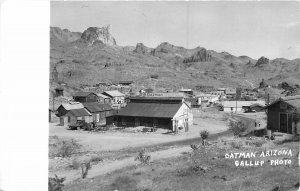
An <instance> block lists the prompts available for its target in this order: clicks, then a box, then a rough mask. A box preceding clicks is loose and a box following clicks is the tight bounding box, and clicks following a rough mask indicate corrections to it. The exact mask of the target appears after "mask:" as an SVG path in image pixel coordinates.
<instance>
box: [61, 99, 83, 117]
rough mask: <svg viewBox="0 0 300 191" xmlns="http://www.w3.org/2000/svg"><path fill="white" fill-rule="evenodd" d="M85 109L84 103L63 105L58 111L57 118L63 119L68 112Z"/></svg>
mask: <svg viewBox="0 0 300 191" xmlns="http://www.w3.org/2000/svg"><path fill="white" fill-rule="evenodd" d="M82 108H84V107H83V105H82V103H79V102H70V103H63V104H61V105H60V106H59V107H58V108H57V110H56V116H57V117H61V116H64V115H65V114H66V113H68V111H70V110H72V109H82Z"/></svg>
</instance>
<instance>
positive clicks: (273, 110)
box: [267, 102, 293, 133]
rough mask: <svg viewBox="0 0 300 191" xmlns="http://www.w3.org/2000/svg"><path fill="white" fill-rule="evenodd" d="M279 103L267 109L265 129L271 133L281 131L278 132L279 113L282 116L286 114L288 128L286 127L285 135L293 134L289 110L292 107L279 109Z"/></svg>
mask: <svg viewBox="0 0 300 191" xmlns="http://www.w3.org/2000/svg"><path fill="white" fill-rule="evenodd" d="M280 103H281V102H278V103H275V104H273V105H271V106H269V107H268V109H267V129H269V130H272V131H275V132H276V131H281V130H280V113H282V114H287V115H288V116H287V118H288V121H287V123H288V127H287V129H288V130H287V131H288V132H287V133H293V127H292V126H293V125H292V124H293V121H292V115H291V110H292V107H291V106H288V107H287V108H286V109H282V108H280Z"/></svg>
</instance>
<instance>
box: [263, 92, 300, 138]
mask: <svg viewBox="0 0 300 191" xmlns="http://www.w3.org/2000/svg"><path fill="white" fill-rule="evenodd" d="M265 109H266V110H267V129H268V130H271V131H273V132H283V133H289V134H294V133H296V129H298V130H299V126H300V122H299V115H300V113H299V112H300V95H298V96H289V97H283V98H280V99H278V100H277V101H275V102H273V103H271V104H270V105H268V106H266V107H265Z"/></svg>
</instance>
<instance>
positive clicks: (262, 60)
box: [255, 56, 269, 66]
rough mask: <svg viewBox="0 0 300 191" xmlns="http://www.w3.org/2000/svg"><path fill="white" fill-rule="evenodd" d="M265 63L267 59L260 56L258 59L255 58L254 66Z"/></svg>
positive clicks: (267, 61) (267, 62)
mask: <svg viewBox="0 0 300 191" xmlns="http://www.w3.org/2000/svg"><path fill="white" fill-rule="evenodd" d="M266 64H269V59H268V58H265V57H263V56H262V57H261V58H260V59H258V60H257V62H256V64H255V66H262V65H266Z"/></svg>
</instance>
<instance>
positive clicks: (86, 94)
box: [73, 92, 96, 97]
mask: <svg viewBox="0 0 300 191" xmlns="http://www.w3.org/2000/svg"><path fill="white" fill-rule="evenodd" d="M90 94H95V93H93V92H76V93H74V94H73V96H74V97H86V96H88V95H90ZM95 95H96V94H95Z"/></svg>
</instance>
